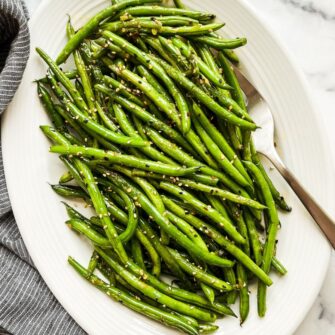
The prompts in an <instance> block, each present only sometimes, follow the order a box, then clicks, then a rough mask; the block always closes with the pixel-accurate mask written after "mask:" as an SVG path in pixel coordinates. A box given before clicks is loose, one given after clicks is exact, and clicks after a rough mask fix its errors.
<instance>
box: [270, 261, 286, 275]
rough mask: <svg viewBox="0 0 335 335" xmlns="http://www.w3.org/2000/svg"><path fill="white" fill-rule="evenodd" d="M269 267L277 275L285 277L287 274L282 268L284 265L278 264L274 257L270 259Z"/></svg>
mask: <svg viewBox="0 0 335 335" xmlns="http://www.w3.org/2000/svg"><path fill="white" fill-rule="evenodd" d="M271 265H272V267H273V269H274V270H276V271H277V273H279V274H280V275H281V276H285V275H286V273H287V270H286V268H285V267H284V265H283V264H282V263H280V261H279V260H278V259H277V258H276V257H275V256H273V257H272V260H271Z"/></svg>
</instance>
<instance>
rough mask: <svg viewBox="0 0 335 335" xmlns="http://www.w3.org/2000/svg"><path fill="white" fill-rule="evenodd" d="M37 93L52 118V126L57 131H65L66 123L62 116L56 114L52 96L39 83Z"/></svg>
mask: <svg viewBox="0 0 335 335" xmlns="http://www.w3.org/2000/svg"><path fill="white" fill-rule="evenodd" d="M37 92H38V96H39V97H40V99H41V102H42V104H43V106H44V108H45V110H46V112H47V114H48V116H49V117H50V119H51V121H52V124H53V125H54V126H55V128H56V129H60V130H61V129H63V128H64V121H63V119H62V118H61V116H60V115H59V114H58V113H57V112H56V110H55V105H54V103H53V102H52V99H51V96H50V94H49V92H48V91H47V90H46V89H45V87H44V86H43V85H41V84H40V83H39V82H38V83H37Z"/></svg>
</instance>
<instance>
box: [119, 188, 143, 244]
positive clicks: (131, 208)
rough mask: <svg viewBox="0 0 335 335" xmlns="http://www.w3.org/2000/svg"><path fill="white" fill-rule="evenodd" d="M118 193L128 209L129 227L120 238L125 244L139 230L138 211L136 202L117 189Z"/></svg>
mask: <svg viewBox="0 0 335 335" xmlns="http://www.w3.org/2000/svg"><path fill="white" fill-rule="evenodd" d="M115 192H116V193H118V194H119V196H120V197H121V198H122V199H123V201H124V202H125V205H126V208H127V210H128V225H127V228H126V230H125V231H124V232H123V233H122V234H120V236H119V238H120V240H121V241H122V242H123V243H126V242H128V241H129V240H130V239H131V238H132V237H133V235H134V233H135V231H136V228H137V223H138V213H137V209H136V207H135V204H134V202H133V201H132V200H131V199H130V198H129V197H128V195H127V194H126V193H125V192H124V191H122V190H120V189H116V190H115Z"/></svg>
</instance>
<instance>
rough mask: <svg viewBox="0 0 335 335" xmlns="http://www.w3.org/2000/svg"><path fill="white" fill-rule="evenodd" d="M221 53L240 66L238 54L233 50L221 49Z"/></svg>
mask: <svg viewBox="0 0 335 335" xmlns="http://www.w3.org/2000/svg"><path fill="white" fill-rule="evenodd" d="M221 52H222V53H223V54H224V55H225V56H226V58H227V59H229V60H230V61H231V62H233V63H235V64H236V65H238V63H239V62H240V59H239V58H238V56H237V54H236V52H235V51H234V50H233V49H221Z"/></svg>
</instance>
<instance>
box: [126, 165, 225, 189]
mask: <svg viewBox="0 0 335 335" xmlns="http://www.w3.org/2000/svg"><path fill="white" fill-rule="evenodd" d="M132 175H133V176H137V177H146V178H152V179H155V180H156V179H158V180H165V178H166V176H164V175H161V174H157V173H152V172H147V171H143V170H136V169H134V170H132ZM192 178H193V180H195V181H198V182H199V183H202V184H205V185H209V186H216V185H217V183H218V181H219V180H218V178H216V177H211V176H207V175H205V174H200V173H195V174H193V175H192ZM170 180H171V181H172V182H177V181H180V182H185V180H184V179H180V178H179V180H177V179H176V178H175V177H172V176H171V177H170Z"/></svg>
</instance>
